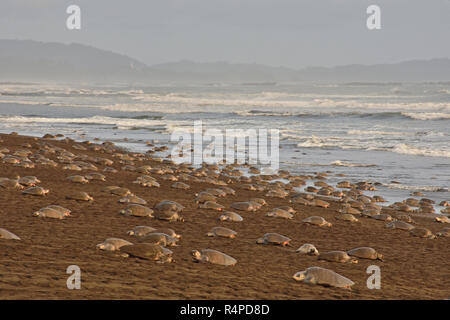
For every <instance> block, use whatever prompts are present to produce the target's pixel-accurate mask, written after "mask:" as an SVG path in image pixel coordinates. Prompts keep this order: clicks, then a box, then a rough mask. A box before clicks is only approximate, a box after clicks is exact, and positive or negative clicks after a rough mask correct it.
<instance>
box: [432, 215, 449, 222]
mask: <svg viewBox="0 0 450 320" xmlns="http://www.w3.org/2000/svg"><path fill="white" fill-rule="evenodd" d="M434 220H435V221H436V222H440V223H450V219H449V218H448V217H447V216H442V217H436V218H434Z"/></svg>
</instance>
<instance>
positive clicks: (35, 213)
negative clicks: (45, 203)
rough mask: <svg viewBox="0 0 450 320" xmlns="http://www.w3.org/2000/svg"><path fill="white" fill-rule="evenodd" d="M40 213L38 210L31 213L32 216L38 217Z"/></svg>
mask: <svg viewBox="0 0 450 320" xmlns="http://www.w3.org/2000/svg"><path fill="white" fill-rule="evenodd" d="M40 215H41V212H39V211H36V212H34V213H33V216H34V217H39V216H40Z"/></svg>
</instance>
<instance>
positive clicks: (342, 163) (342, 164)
mask: <svg viewBox="0 0 450 320" xmlns="http://www.w3.org/2000/svg"><path fill="white" fill-rule="evenodd" d="M330 165H332V166H336V167H376V166H377V165H376V164H362V163H351V162H348V161H343V160H342V161H341V160H336V161H333V162H331V163H330Z"/></svg>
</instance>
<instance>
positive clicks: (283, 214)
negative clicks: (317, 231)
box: [266, 208, 294, 219]
mask: <svg viewBox="0 0 450 320" xmlns="http://www.w3.org/2000/svg"><path fill="white" fill-rule="evenodd" d="M266 216H267V217H275V218H284V219H293V218H294V215H293V214H291V213H289V212H287V211H285V210H283V209H279V208H274V209H272V211H271V212H268V213H266Z"/></svg>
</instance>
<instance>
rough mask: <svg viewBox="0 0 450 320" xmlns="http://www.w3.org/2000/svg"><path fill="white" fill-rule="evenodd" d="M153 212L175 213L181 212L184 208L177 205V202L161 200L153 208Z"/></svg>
mask: <svg viewBox="0 0 450 320" xmlns="http://www.w3.org/2000/svg"><path fill="white" fill-rule="evenodd" d="M153 209H155V211H165V212H167V211H175V212H181V211H182V210H183V209H184V206H182V205H181V204H179V203H178V202H175V201H171V200H163V201H161V202H159V203H158V204H157V205H155V206H154V208H153Z"/></svg>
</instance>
